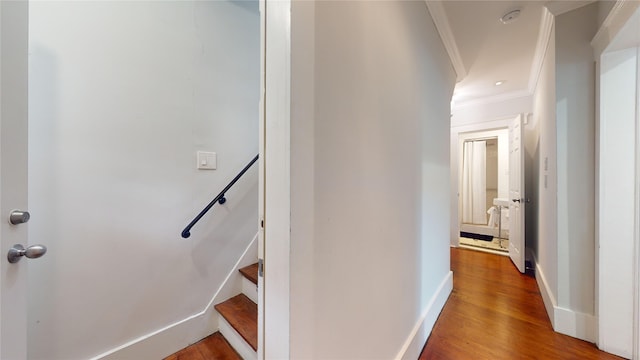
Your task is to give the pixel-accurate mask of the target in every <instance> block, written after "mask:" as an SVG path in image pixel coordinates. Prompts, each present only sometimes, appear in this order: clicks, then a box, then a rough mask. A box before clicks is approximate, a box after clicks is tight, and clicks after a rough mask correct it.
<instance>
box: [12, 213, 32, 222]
mask: <svg viewBox="0 0 640 360" xmlns="http://www.w3.org/2000/svg"><path fill="white" fill-rule="evenodd" d="M29 218H31V214H29V212H28V211H22V210H13V211H12V212H11V214H9V223H11V224H12V225H18V224H24V223H26V222H27V221H29Z"/></svg>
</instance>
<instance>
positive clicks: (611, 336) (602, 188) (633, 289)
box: [591, 1, 640, 359]
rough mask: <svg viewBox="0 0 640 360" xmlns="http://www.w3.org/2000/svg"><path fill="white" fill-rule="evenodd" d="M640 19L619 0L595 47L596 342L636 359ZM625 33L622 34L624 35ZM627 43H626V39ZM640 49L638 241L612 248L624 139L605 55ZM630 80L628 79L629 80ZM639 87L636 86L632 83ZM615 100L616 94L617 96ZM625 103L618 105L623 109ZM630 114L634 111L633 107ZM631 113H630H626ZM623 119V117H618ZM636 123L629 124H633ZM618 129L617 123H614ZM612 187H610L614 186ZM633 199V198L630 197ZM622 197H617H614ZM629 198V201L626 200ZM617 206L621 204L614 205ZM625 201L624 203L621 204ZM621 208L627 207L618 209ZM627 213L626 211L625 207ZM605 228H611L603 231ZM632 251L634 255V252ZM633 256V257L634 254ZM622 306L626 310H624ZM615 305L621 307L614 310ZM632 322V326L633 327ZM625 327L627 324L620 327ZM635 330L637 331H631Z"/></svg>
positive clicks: (637, 206) (631, 5)
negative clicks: (610, 161)
mask: <svg viewBox="0 0 640 360" xmlns="http://www.w3.org/2000/svg"><path fill="white" fill-rule="evenodd" d="M634 17H635V21H636V22H637V25H636V26H640V3H638V2H635V1H618V2H616V4H614V6H613V8H612V10H611V11H610V13H609V15H608V16H607V18H606V19H605V20H604V22H603V24H602V26H601V28H600V29H599V30H598V32H597V33H596V35H595V36H594V38H593V40H592V41H591V45H592V47H593V49H594V58H595V59H596V139H597V141H596V147H597V148H596V155H597V157H596V189H595V190H596V244H595V245H596V249H595V254H596V263H595V271H596V276H595V281H596V283H595V298H596V309H595V312H596V318H597V329H596V330H597V335H596V343H597V345H598V347H599V348H600V349H602V350H604V351H607V352H612V353H614V354H617V355H622V356H627V357H632V358H634V359H640V285H639V283H638V282H639V281H640V219H638V215H639V214H640V186H639V181H640V34H639V33H638V32H637V28H633V27H630V26H627V24H630V23H629V21H630V20H633V19H634ZM621 35H622V36H621ZM621 41H622V42H621ZM632 48H636V49H637V50H636V67H637V68H636V75H637V76H636V79H635V80H636V84H635V88H636V97H635V106H634V109H633V111H635V114H634V115H635V117H633V115H632V116H631V117H630V118H625V120H626V121H630V122H633V126H634V130H635V132H634V134H633V139H629V140H627V141H629V142H633V144H630V143H626V142H625V143H626V146H628V147H630V148H633V149H634V150H632V154H633V155H632V156H634V157H635V158H634V159H631V160H630V161H629V162H628V163H632V164H634V165H632V166H635V169H633V171H632V172H633V173H634V175H632V177H634V178H635V179H633V180H634V183H633V185H632V186H631V187H632V188H633V190H632V191H633V192H634V196H633V197H632V199H631V200H632V202H633V203H632V204H629V203H625V204H623V205H625V206H627V207H630V208H632V210H631V211H632V212H634V214H632V216H633V219H632V220H631V223H629V222H627V223H625V224H626V226H628V227H629V229H627V231H630V232H631V233H632V234H633V235H632V239H631V240H630V241H629V242H624V246H622V245H620V243H619V242H618V243H617V244H616V246H610V245H611V244H610V242H611V241H612V239H611V237H612V236H608V232H607V229H606V226H607V225H608V223H607V222H606V220H603V219H602V218H603V215H605V216H606V214H607V208H606V207H607V206H609V207H610V206H611V205H612V201H611V199H610V198H611V196H610V197H606V196H605V195H606V190H607V189H608V188H611V186H610V185H608V184H607V183H606V182H605V180H606V174H607V170H606V168H605V167H606V164H607V160H606V159H607V154H608V152H610V151H611V149H612V148H614V147H616V146H618V145H620V144H616V145H615V146H611V145H610V144H611V142H616V143H619V142H620V141H622V140H620V137H618V136H615V134H614V135H613V139H612V140H610V141H609V142H607V141H606V140H607V137H609V138H611V136H612V135H611V134H610V132H611V126H609V128H607V125H608V124H609V121H611V119H612V118H614V117H613V116H612V115H611V114H608V113H607V111H610V110H609V109H611V108H614V106H613V105H612V104H609V103H608V100H606V98H605V96H606V95H607V91H609V90H608V89H610V88H614V90H613V91H617V89H618V88H617V87H616V86H615V85H607V84H603V81H602V80H603V79H604V78H603V75H604V74H606V73H607V69H606V68H605V69H604V71H603V66H602V65H603V59H604V56H606V54H607V53H610V52H615V51H618V50H624V49H627V50H631V49H632ZM627 80H628V79H627ZM632 87H633V86H632ZM614 98H615V97H614ZM618 107H619V105H616V107H615V108H616V109H618ZM627 111H628V112H629V113H631V112H632V111H630V110H629V109H628V110H627ZM625 116H626V115H625ZM616 118H620V116H616ZM629 124H630V123H627V125H629ZM614 128H615V127H614ZM608 186H609V187H608ZM626 198H628V197H626ZM614 199H617V198H614ZM621 201H623V200H621ZM614 205H615V203H614ZM618 205H619V204H618ZM616 210H618V211H621V210H619V209H617V208H616ZM621 212H622V211H621ZM603 228H605V229H604V230H603ZM627 249H630V252H631V254H628V252H629V250H627ZM625 254H627V255H626V256H625ZM629 255H630V256H629ZM620 267H622V268H624V269H630V270H631V272H632V273H631V275H630V276H629V277H628V278H622V277H621V276H620V275H621V274H620V271H619V270H618V269H619V268H620ZM611 277H617V278H618V279H617V281H616V283H618V284H619V286H617V287H616V286H612V285H611V281H609V280H608V279H610V278H611ZM628 295H631V297H632V299H631V301H628V302H626V303H624V304H621V303H620V301H619V299H621V298H625V297H627V298H628ZM621 307H622V310H620V308H621ZM613 308H615V309H617V310H614V311H612V309H613ZM627 311H631V312H632V313H633V319H632V321H631V324H629V323H628V322H626V319H628V317H626V318H625V317H624V316H622V315H621V314H617V312H620V313H627ZM621 316H622V318H625V323H624V324H621V323H620V322H619V321H617V320H616V317H618V318H621ZM628 324H629V325H630V327H631V329H629V328H627V326H628ZM620 326H622V328H620ZM629 331H631V333H629ZM622 338H624V339H628V338H630V340H631V342H632V343H631V344H628V343H626V341H622V342H621V339H622Z"/></svg>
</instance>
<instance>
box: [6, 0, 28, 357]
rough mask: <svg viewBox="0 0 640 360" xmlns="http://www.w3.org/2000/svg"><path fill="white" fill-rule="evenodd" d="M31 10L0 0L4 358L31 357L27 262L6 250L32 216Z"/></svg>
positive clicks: (22, 239) (22, 236) (19, 239)
mask: <svg viewBox="0 0 640 360" xmlns="http://www.w3.org/2000/svg"><path fill="white" fill-rule="evenodd" d="M28 11H29V8H28V3H27V2H26V1H0V244H1V245H2V246H1V247H0V257H1V258H0V359H26V358H27V308H26V306H27V297H26V295H27V273H26V271H27V266H28V262H27V261H25V260H22V261H20V262H14V263H12V262H9V259H8V256H7V252H8V251H9V249H11V248H13V247H14V244H21V245H24V246H25V247H26V243H27V224H23V222H26V220H28V219H27V217H26V216H25V215H26V214H25V213H24V212H16V211H15V210H16V209H20V210H24V211H26V206H27V98H28V93H27V86H28V85H27V44H28V16H29V12H28ZM11 214H13V216H12V215H11ZM10 217H12V220H13V221H12V222H13V224H11V223H10V222H9V218H10ZM16 254H17V255H19V254H22V252H18V253H16ZM17 258H18V259H19V258H20V256H18V257H17Z"/></svg>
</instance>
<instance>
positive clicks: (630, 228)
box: [598, 48, 638, 358]
mask: <svg viewBox="0 0 640 360" xmlns="http://www.w3.org/2000/svg"><path fill="white" fill-rule="evenodd" d="M637 59H638V54H637V49H635V48H630V49H625V50H619V51H615V52H609V53H606V54H604V55H603V56H602V57H601V62H600V66H601V77H600V90H601V92H600V93H601V97H600V109H601V112H600V149H601V151H600V162H599V163H600V199H599V200H600V210H599V225H600V226H599V233H598V237H599V251H600V258H599V259H600V261H599V269H600V271H599V279H598V283H599V288H600V290H599V291H600V294H601V296H600V302H599V309H598V310H599V311H598V315H599V317H600V337H599V346H600V347H601V348H602V349H603V350H605V351H608V352H612V353H614V354H618V355H620V356H623V357H627V358H630V357H631V355H632V344H633V338H632V336H633V307H634V305H633V298H634V293H633V290H634V286H638V285H637V283H636V284H634V275H633V271H634V269H633V261H634V260H633V254H634V236H635V235H634V226H635V223H634V212H635V209H634V207H635V199H634V196H633V195H632V194H634V193H635V176H636V172H635V156H634V153H635V151H636V149H635V142H636V139H635V133H636V128H635V127H636V124H635V123H636V109H635V103H636V101H637V100H636V99H637V97H636V81H637V80H636V76H633V75H634V74H636V72H637V71H638V70H637V66H638V65H637V61H638V60H637ZM614 89H615V90H614Z"/></svg>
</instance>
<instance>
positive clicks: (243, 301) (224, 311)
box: [215, 294, 258, 350]
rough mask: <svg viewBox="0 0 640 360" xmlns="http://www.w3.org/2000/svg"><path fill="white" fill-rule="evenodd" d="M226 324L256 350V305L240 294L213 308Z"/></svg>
mask: <svg viewBox="0 0 640 360" xmlns="http://www.w3.org/2000/svg"><path fill="white" fill-rule="evenodd" d="M215 309H216V310H217V311H218V312H219V313H220V315H222V316H223V317H224V318H225V319H226V320H227V322H228V323H229V324H230V325H231V326H233V328H234V329H236V331H237V332H238V333H239V334H240V336H242V338H243V339H245V340H246V341H247V343H249V345H251V347H252V348H253V350H257V349H258V305H256V303H254V302H253V301H251V300H250V299H249V298H248V297H247V296H246V295H244V294H240V295H236V296H234V297H232V298H231V299H229V300H227V301H225V302H223V303H220V304H218V305H216V306H215Z"/></svg>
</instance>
